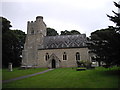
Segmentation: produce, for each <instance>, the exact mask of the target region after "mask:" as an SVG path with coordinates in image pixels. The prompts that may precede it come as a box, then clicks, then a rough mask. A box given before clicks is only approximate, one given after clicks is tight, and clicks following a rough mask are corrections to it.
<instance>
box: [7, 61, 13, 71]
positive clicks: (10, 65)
mask: <svg viewBox="0 0 120 90" xmlns="http://www.w3.org/2000/svg"><path fill="white" fill-rule="evenodd" d="M8 69H9V71H13V69H12V63H9V65H8Z"/></svg>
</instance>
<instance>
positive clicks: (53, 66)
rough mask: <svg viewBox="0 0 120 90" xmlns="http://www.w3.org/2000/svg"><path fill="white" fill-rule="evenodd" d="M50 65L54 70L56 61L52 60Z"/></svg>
mask: <svg viewBox="0 0 120 90" xmlns="http://www.w3.org/2000/svg"><path fill="white" fill-rule="evenodd" d="M51 64H52V65H51V66H52V68H56V61H55V60H54V59H53V60H52V63H51Z"/></svg>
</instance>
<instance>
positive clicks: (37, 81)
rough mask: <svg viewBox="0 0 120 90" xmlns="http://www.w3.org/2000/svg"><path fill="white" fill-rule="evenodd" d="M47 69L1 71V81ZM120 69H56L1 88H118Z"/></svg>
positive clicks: (5, 84) (6, 84) (4, 84)
mask: <svg viewBox="0 0 120 90" xmlns="http://www.w3.org/2000/svg"><path fill="white" fill-rule="evenodd" d="M46 69H47V68H35V69H34V68H33V69H26V70H19V69H18V68H13V71H12V72H10V71H8V69H3V71H2V75H3V80H8V79H11V78H15V77H20V76H24V75H28V74H33V73H37V72H41V71H44V70H46ZM119 70H120V67H112V68H103V67H97V68H95V69H90V70H89V69H88V70H83V71H76V68H58V69H54V70H52V71H48V72H46V73H43V74H40V75H36V76H32V77H28V78H24V79H21V80H16V81H12V82H9V83H3V84H2V86H3V88H118V86H119V84H118V82H119V75H118V72H119Z"/></svg>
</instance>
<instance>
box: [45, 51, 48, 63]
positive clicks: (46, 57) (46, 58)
mask: <svg viewBox="0 0 120 90" xmlns="http://www.w3.org/2000/svg"><path fill="white" fill-rule="evenodd" d="M48 59H49V54H48V53H46V56H45V60H46V61H47V60H48Z"/></svg>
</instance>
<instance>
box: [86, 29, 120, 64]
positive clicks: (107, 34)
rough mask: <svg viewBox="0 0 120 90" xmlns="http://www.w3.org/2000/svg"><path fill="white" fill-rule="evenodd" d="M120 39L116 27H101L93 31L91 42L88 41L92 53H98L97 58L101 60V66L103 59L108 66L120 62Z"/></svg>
mask: <svg viewBox="0 0 120 90" xmlns="http://www.w3.org/2000/svg"><path fill="white" fill-rule="evenodd" d="M118 41H120V36H119V33H116V31H115V30H114V28H107V29H101V30H97V31H95V32H93V33H91V36H90V42H91V43H88V48H89V49H90V52H91V53H94V54H95V55H96V57H95V59H96V61H98V62H99V66H100V62H101V61H103V62H105V63H106V64H107V65H108V66H110V65H119V64H120V63H119V60H120V56H119V53H120V49H119V46H120V43H118Z"/></svg>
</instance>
